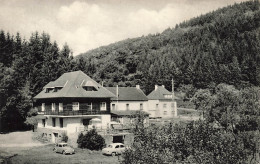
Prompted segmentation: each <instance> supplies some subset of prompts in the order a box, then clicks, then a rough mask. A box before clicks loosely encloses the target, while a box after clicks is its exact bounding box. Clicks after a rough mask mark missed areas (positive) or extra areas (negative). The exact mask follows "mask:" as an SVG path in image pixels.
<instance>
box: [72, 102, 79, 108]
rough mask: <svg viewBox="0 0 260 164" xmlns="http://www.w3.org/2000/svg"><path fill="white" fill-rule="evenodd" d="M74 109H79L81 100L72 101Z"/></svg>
mask: <svg viewBox="0 0 260 164" xmlns="http://www.w3.org/2000/svg"><path fill="white" fill-rule="evenodd" d="M72 110H79V102H72Z"/></svg>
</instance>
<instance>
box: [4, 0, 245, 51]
mask: <svg viewBox="0 0 260 164" xmlns="http://www.w3.org/2000/svg"><path fill="white" fill-rule="evenodd" d="M241 1H242V0H75V1H72V0H0V4H1V5H0V29H1V30H4V31H5V32H9V33H11V34H13V35H16V33H17V32H19V33H20V35H21V36H22V37H24V38H25V39H29V37H30V36H31V34H32V33H33V32H35V31H38V32H39V33H42V32H45V33H48V34H50V36H51V40H52V41H54V40H55V41H56V42H57V43H58V45H59V47H60V48H61V47H62V46H63V45H64V44H65V43H67V44H68V45H69V47H70V48H71V49H72V51H73V55H74V56H76V55H78V54H80V53H84V52H87V51H88V50H91V49H95V48H98V47H99V46H104V45H108V44H110V43H114V42H117V41H120V40H124V39H127V38H134V37H140V36H143V35H144V36H145V35H148V34H155V33H160V32H163V31H164V30H165V29H167V28H169V27H170V28H172V27H175V25H176V24H178V23H181V22H183V21H184V20H189V19H190V18H193V17H196V16H199V15H201V14H205V13H207V12H210V11H213V10H216V9H218V8H220V7H224V6H227V5H232V4H234V3H239V2H241Z"/></svg>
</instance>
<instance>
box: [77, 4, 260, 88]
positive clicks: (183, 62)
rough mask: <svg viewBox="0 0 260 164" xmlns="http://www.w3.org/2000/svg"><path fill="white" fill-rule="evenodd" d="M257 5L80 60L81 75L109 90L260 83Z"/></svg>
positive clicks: (90, 53) (232, 9) (230, 9)
mask: <svg viewBox="0 0 260 164" xmlns="http://www.w3.org/2000/svg"><path fill="white" fill-rule="evenodd" d="M259 6H260V5H259V1H249V2H243V3H241V4H234V5H232V6H228V7H225V8H222V9H218V10H216V11H213V12H210V13H208V14H205V15H202V16H199V17H197V18H193V19H191V20H189V21H185V22H183V23H181V24H178V25H176V26H175V28H169V29H166V30H165V31H164V32H162V33H161V34H154V35H148V36H142V37H139V38H134V39H127V40H124V41H120V42H117V43H114V44H111V45H108V46H103V47H100V48H97V49H94V50H91V51H88V52H86V53H83V54H81V55H80V56H77V59H78V60H79V63H80V64H81V65H87V67H85V68H83V71H85V72H87V73H88V74H89V75H91V76H92V77H94V79H96V80H98V81H104V84H105V85H107V86H114V85H116V84H118V85H120V86H134V85H136V84H140V85H141V87H142V89H143V90H144V91H145V93H149V92H151V91H152V90H153V88H154V84H164V85H165V86H166V87H167V88H168V89H169V90H171V79H172V78H173V79H174V81H175V84H176V87H177V88H179V90H186V89H187V88H208V87H211V88H214V87H215V86H216V85H217V84H220V83H227V84H231V85H235V86H236V87H238V88H243V87H246V86H259V84H260V9H259Z"/></svg>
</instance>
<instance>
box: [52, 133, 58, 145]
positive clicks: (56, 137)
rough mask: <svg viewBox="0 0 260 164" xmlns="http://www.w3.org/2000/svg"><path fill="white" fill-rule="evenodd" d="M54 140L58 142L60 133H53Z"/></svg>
mask: <svg viewBox="0 0 260 164" xmlns="http://www.w3.org/2000/svg"><path fill="white" fill-rule="evenodd" d="M52 142H53V143H57V142H58V133H53V135H52Z"/></svg>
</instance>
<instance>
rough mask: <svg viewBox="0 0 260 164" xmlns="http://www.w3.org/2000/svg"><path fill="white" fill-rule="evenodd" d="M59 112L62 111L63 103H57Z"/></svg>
mask: <svg viewBox="0 0 260 164" xmlns="http://www.w3.org/2000/svg"><path fill="white" fill-rule="evenodd" d="M59 112H63V103H59Z"/></svg>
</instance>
